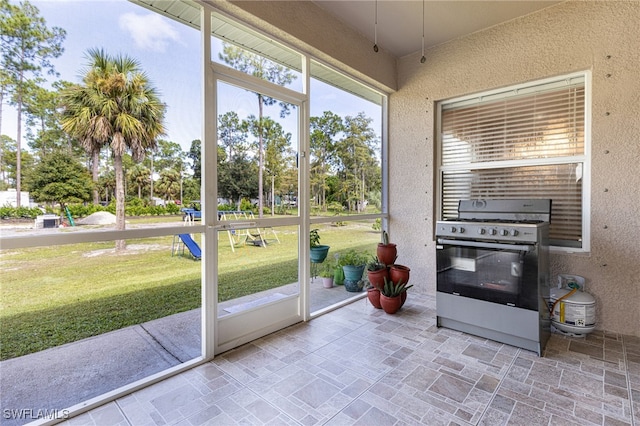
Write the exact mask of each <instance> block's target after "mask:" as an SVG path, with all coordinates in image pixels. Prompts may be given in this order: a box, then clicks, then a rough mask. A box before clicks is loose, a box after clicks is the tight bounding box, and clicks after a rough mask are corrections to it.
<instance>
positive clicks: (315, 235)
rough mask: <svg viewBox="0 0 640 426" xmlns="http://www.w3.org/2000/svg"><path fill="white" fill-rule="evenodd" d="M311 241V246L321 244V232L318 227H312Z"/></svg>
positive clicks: (310, 232)
mask: <svg viewBox="0 0 640 426" xmlns="http://www.w3.org/2000/svg"><path fill="white" fill-rule="evenodd" d="M309 243H310V246H311V247H318V246H319V245H320V234H319V233H318V229H312V230H311V231H309Z"/></svg>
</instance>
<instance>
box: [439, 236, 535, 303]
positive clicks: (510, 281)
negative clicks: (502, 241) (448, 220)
mask: <svg viewBox="0 0 640 426" xmlns="http://www.w3.org/2000/svg"><path fill="white" fill-rule="evenodd" d="M437 266H438V278H437V283H438V284H437V287H438V291H440V292H444V293H449V294H455V295H460V296H464V297H470V298H474V299H479V300H484V301H487V302H493V303H501V304H507V305H510V306H516V307H519V308H524V309H532V310H537V309H538V294H537V293H538V273H537V271H538V264H537V256H536V255H535V251H520V250H503V249H483V248H469V247H458V246H452V245H445V246H443V248H442V249H439V250H438V251H437Z"/></svg>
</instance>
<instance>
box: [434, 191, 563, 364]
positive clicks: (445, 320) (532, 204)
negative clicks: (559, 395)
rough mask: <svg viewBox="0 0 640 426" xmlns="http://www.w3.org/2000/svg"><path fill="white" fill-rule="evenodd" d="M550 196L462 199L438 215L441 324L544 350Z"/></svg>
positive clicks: (546, 312)
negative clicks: (454, 211)
mask: <svg viewBox="0 0 640 426" xmlns="http://www.w3.org/2000/svg"><path fill="white" fill-rule="evenodd" d="M550 217H551V200H542V199H533V200H501V199H496V200H462V201H460V202H459V205H458V218H457V219H450V220H443V221H438V222H436V234H435V235H436V242H437V245H436V249H437V250H436V254H437V260H436V261H437V282H436V287H437V293H436V311H437V325H438V327H447V328H451V329H455V330H459V331H463V332H466V333H470V334H474V335H477V336H480V337H484V338H487V339H491V340H495V341H498V342H502V343H507V344H509V345H513V346H517V347H520V348H524V349H527V350H530V351H534V352H536V353H537V354H538V356H541V355H542V352H543V350H544V347H545V344H546V342H547V340H548V339H549V333H550V331H549V325H550V319H549V308H548V299H549V220H550Z"/></svg>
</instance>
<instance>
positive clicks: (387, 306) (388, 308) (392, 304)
mask: <svg viewBox="0 0 640 426" xmlns="http://www.w3.org/2000/svg"><path fill="white" fill-rule="evenodd" d="M380 305H381V306H382V309H383V310H384V311H385V312H386V313H388V314H395V313H396V312H398V309H400V307H401V306H402V297H400V296H396V297H387V296H385V295H384V294H380Z"/></svg>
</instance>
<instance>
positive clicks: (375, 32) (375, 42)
mask: <svg viewBox="0 0 640 426" xmlns="http://www.w3.org/2000/svg"><path fill="white" fill-rule="evenodd" d="M373 51H374V52H376V53H378V0H376V21H375V24H374V25H373Z"/></svg>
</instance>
